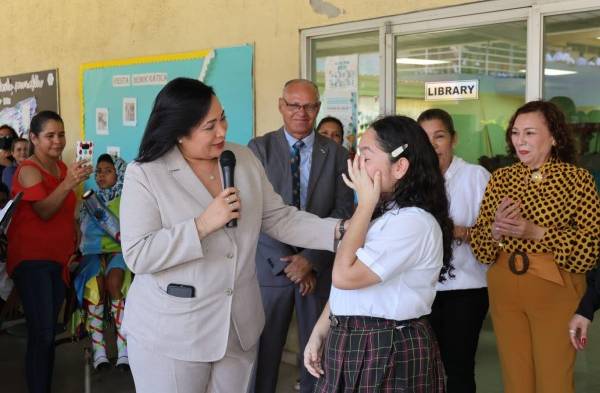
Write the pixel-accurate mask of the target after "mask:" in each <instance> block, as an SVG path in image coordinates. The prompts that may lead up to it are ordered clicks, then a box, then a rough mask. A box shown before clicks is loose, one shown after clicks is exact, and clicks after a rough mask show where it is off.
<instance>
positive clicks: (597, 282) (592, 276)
mask: <svg viewBox="0 0 600 393" xmlns="http://www.w3.org/2000/svg"><path fill="white" fill-rule="evenodd" d="M599 308H600V268H599V267H598V266H597V267H596V268H595V269H593V270H591V271H589V272H588V273H587V290H586V291H585V294H584V295H583V298H582V299H581V302H580V303H579V307H578V308H577V311H576V312H575V313H576V314H579V315H581V316H582V317H586V318H587V319H589V320H590V321H593V320H594V312H596V310H598V309H599Z"/></svg>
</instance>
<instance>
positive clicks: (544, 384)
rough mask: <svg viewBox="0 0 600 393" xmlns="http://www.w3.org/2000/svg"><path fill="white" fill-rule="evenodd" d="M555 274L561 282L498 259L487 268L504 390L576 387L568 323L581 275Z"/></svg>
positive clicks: (552, 392) (555, 391)
mask: <svg viewBox="0 0 600 393" xmlns="http://www.w3.org/2000/svg"><path fill="white" fill-rule="evenodd" d="M552 263H553V262H552ZM557 273H558V272H557ZM559 274H560V276H562V279H563V281H564V285H562V286H561V285H559V284H557V283H554V282H551V281H548V280H545V279H542V278H540V277H538V276H536V275H533V274H531V272H527V273H525V274H522V275H516V274H514V273H513V272H511V271H510V270H509V268H508V265H507V263H506V260H504V261H501V260H500V258H499V260H498V261H497V262H496V263H494V264H493V265H492V267H491V268H490V269H489V271H488V293H489V297H490V312H491V314H492V321H493V324H494V332H495V334H496V339H497V342H498V352H499V355H500V363H501V365H502V380H503V383H504V392H505V393H574V391H575V388H574V378H573V367H574V365H575V349H574V348H573V346H572V345H571V343H570V340H569V331H568V330H569V327H568V324H569V320H570V319H571V317H572V316H573V314H574V313H575V310H576V308H577V305H578V304H579V300H580V299H581V297H582V296H583V293H584V291H585V287H586V283H585V275H584V274H574V273H568V272H565V271H562V270H561V271H560V272H559Z"/></svg>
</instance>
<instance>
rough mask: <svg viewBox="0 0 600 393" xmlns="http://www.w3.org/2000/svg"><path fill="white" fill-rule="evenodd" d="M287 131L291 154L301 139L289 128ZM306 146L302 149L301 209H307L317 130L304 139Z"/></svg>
mask: <svg viewBox="0 0 600 393" xmlns="http://www.w3.org/2000/svg"><path fill="white" fill-rule="evenodd" d="M283 130H284V131H285V132H284V133H283V134H284V135H285V139H286V140H287V142H288V144H289V145H290V154H292V151H293V146H294V143H296V142H297V141H299V140H300V139H296V138H294V137H293V136H291V135H290V134H289V133H288V132H287V130H286V129H285V128H284V129H283ZM302 142H304V146H303V147H302V149H300V209H302V210H306V193H307V191H308V178H309V177H310V165H311V164H312V151H313V145H314V144H315V132H314V131H311V132H310V134H308V135H307V136H306V137H304V138H303V139H302Z"/></svg>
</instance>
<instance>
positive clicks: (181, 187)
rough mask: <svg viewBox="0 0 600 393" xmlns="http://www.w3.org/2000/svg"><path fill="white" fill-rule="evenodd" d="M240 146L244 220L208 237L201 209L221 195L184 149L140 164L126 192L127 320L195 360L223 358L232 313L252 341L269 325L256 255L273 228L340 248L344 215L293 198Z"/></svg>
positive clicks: (288, 238) (289, 239) (132, 169)
mask: <svg viewBox="0 0 600 393" xmlns="http://www.w3.org/2000/svg"><path fill="white" fill-rule="evenodd" d="M226 149H229V150H231V151H233V152H234V154H235V156H236V159H237V164H236V167H235V186H236V187H237V188H238V189H239V191H240V198H241V200H242V210H241V218H240V219H239V220H238V226H237V228H222V229H220V230H218V231H216V232H213V233H212V234H210V235H208V236H207V237H206V238H204V239H202V240H200V239H199V238H198V233H197V230H196V226H195V224H194V218H195V217H198V216H199V215H200V214H201V213H202V212H203V211H204V210H205V209H206V207H207V206H208V205H209V203H210V202H211V201H212V200H213V198H212V196H211V195H210V193H209V192H208V191H207V190H206V189H205V188H204V186H203V185H202V183H201V182H200V181H199V180H198V178H197V177H196V175H195V174H194V173H193V171H192V170H191V168H190V167H189V166H188V164H187V163H186V161H185V160H184V158H183V157H182V155H181V153H180V152H179V149H178V148H176V147H175V148H173V149H172V150H171V151H170V152H168V153H167V154H165V155H164V156H163V157H161V158H160V159H158V160H156V161H153V162H150V163H143V164H139V163H135V162H134V163H131V164H129V166H128V167H127V171H126V173H125V183H124V186H123V194H122V197H121V208H120V211H121V243H122V248H123V255H124V257H125V262H126V263H127V266H129V268H130V269H131V270H132V271H133V272H134V273H135V274H136V276H135V279H134V281H133V284H132V286H131V288H130V290H129V293H128V296H127V303H126V308H125V317H124V328H125V332H126V334H128V335H132V336H133V337H135V339H136V340H137V341H138V342H140V343H141V344H142V345H144V346H146V347H147V348H148V349H150V350H154V351H157V352H159V353H161V354H164V355H165V356H168V357H171V358H174V359H179V360H187V361H202V362H212V361H216V360H219V359H221V358H222V357H223V356H224V354H225V349H226V346H227V335H228V333H229V329H230V328H231V326H230V325H231V323H232V322H233V325H234V326H233V327H234V328H235V331H236V332H237V335H238V337H239V339H240V342H241V345H242V347H243V348H244V349H245V350H248V349H250V348H252V347H253V346H254V345H256V343H257V341H258V338H259V336H260V333H261V331H262V328H263V325H264V314H263V307H262V303H261V297H260V291H259V288H258V281H257V279H256V268H255V254H256V245H257V241H258V236H259V234H260V232H261V231H264V232H265V233H267V234H268V235H269V236H272V237H274V238H275V239H277V240H280V241H282V242H284V243H288V244H293V245H296V246H299V247H308V248H314V249H323V250H330V251H333V247H334V230H335V225H336V223H337V220H335V219H320V218H318V217H317V216H314V215H312V214H309V213H306V212H302V211H298V210H297V209H296V208H294V207H290V206H286V205H285V204H284V203H283V201H282V199H281V197H280V196H279V195H278V194H276V193H275V192H274V191H273V188H272V186H271V183H269V180H268V179H267V176H266V175H265V172H264V169H263V167H262V165H261V164H260V162H259V161H258V160H257V159H256V157H255V156H254V154H252V152H251V151H250V150H249V149H248V148H246V147H243V146H240V145H236V144H227V145H226ZM170 283H176V284H186V285H192V286H194V287H195V289H196V296H195V297H194V298H178V297H174V296H171V295H168V294H167V292H166V289H167V285H169V284H170Z"/></svg>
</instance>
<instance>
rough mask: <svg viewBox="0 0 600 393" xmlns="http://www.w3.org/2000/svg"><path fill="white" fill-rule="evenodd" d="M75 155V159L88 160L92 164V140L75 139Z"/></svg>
mask: <svg viewBox="0 0 600 393" xmlns="http://www.w3.org/2000/svg"><path fill="white" fill-rule="evenodd" d="M75 155H76V157H77V161H83V160H86V161H89V163H90V165H92V157H93V156H94V142H92V141H77V142H76V143H75Z"/></svg>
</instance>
